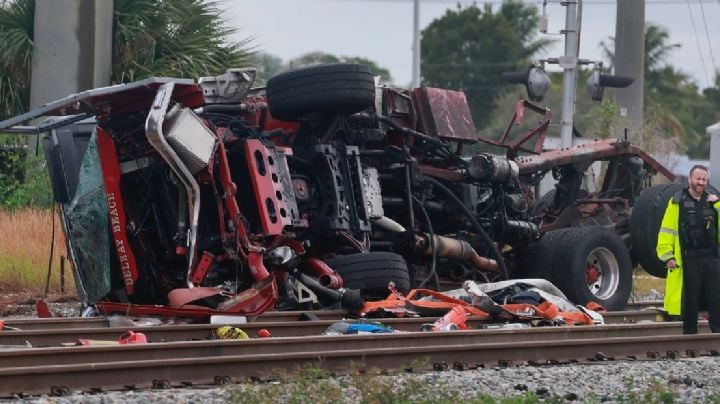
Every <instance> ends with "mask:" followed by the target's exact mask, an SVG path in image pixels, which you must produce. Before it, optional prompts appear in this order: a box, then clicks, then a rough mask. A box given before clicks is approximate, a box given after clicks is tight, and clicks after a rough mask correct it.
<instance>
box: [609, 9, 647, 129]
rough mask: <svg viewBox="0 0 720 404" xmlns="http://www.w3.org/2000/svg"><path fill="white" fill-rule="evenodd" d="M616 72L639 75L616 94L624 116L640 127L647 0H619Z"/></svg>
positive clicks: (621, 113) (632, 127)
mask: <svg viewBox="0 0 720 404" xmlns="http://www.w3.org/2000/svg"><path fill="white" fill-rule="evenodd" d="M615 74H616V75H618V76H627V77H632V78H634V79H635V81H634V82H633V83H632V84H631V85H630V86H629V87H627V88H618V89H615V91H614V98H615V104H616V105H617V106H618V110H619V113H620V117H621V118H623V119H626V120H627V124H628V128H629V129H633V130H637V129H640V127H641V126H642V124H643V89H644V87H645V78H644V74H645V0H622V1H618V2H617V18H616V21H615ZM616 135H617V134H616Z"/></svg>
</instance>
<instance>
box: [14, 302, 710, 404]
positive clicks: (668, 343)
mask: <svg viewBox="0 0 720 404" xmlns="http://www.w3.org/2000/svg"><path fill="white" fill-rule="evenodd" d="M345 314H346V313H344V312H340V311H334V312H333V311H317V312H307V313H297V312H275V313H266V314H264V315H263V316H261V317H259V318H255V319H251V320H252V321H253V322H251V323H247V324H242V325H239V326H240V327H241V328H242V329H243V330H245V331H246V332H247V333H248V334H250V335H255V334H256V333H257V331H259V330H260V329H262V328H265V329H268V330H270V331H271V332H272V334H273V336H277V337H280V336H282V337H286V338H264V339H249V340H213V341H209V340H207V338H208V336H209V335H210V333H211V331H212V330H213V329H215V328H216V327H218V325H209V324H190V325H173V326H168V325H155V326H145V327H141V326H127V325H126V326H111V324H112V323H114V321H116V320H115V319H109V318H104V317H95V318H52V319H14V320H8V321H6V325H7V326H9V327H15V328H19V329H20V330H17V331H2V332H0V348H4V349H2V350H0V397H11V396H18V395H21V396H22V395H34V394H51V395H64V394H68V393H70V392H73V391H98V390H118V389H120V390H122V389H135V388H165V387H170V386H191V385H196V384H223V383H228V382H234V381H243V380H245V379H247V378H264V377H267V376H268V375H270V374H272V373H273V372H276V371H277V370H278V369H282V370H284V371H292V370H293V369H298V368H300V367H302V366H306V365H308V364H312V366H316V367H319V368H323V369H326V370H330V371H336V372H337V371H346V372H347V370H348V367H349V364H351V363H354V364H355V366H361V367H368V368H379V369H386V370H388V371H398V370H401V369H404V368H407V367H408V366H410V364H415V365H414V366H415V367H416V368H417V369H416V370H428V369H431V368H435V369H444V368H448V367H451V368H452V367H454V368H458V369H461V368H462V369H465V368H472V367H476V366H480V365H482V366H497V365H502V364H504V365H509V364H513V363H517V364H519V363H528V362H530V363H545V362H548V361H549V362H555V361H568V360H580V361H582V360H587V359H588V358H596V357H598V356H601V357H603V358H606V357H608V356H623V357H624V356H627V355H636V356H640V357H645V356H648V355H650V356H653V357H668V356H672V357H678V356H682V355H686V356H687V355H690V356H694V355H701V354H709V353H715V352H716V350H718V349H720V340H719V339H717V338H715V336H711V335H710V334H704V335H701V336H692V337H684V338H683V337H681V336H680V334H681V332H682V331H681V323H677V322H661V321H662V320H663V316H662V313H660V312H659V311H657V310H634V311H623V312H609V313H605V314H604V317H605V321H606V323H609V324H608V325H605V326H578V327H537V328H525V329H486V330H476V329H473V330H465V331H453V332H424V333H423V332H416V331H417V330H419V329H420V326H421V325H422V324H427V323H432V322H434V321H435V320H436V319H435V318H407V319H381V320H380V321H382V323H383V324H384V325H387V326H390V327H392V328H394V329H395V330H397V331H407V332H404V333H395V334H372V335H352V336H348V335H341V336H323V335H320V334H321V333H322V332H323V331H325V330H326V329H327V327H328V326H330V325H331V324H333V323H335V322H336V321H338V320H340V319H342V318H343V316H344V315H345ZM303 318H312V319H314V320H310V321H300V320H301V319H303ZM318 318H319V320H318ZM640 321H643V323H642V324H633V323H637V322H640ZM653 322H654V323H653ZM612 323H614V324H612ZM481 324H482V323H481V322H480V321H478V320H475V319H472V318H470V319H469V321H468V326H470V327H471V328H475V327H478V326H479V325H481ZM129 330H134V331H136V332H142V333H143V334H145V335H146V336H147V338H148V341H149V342H151V343H148V344H134V345H122V346H120V345H112V346H108V345H97V346H60V345H61V344H72V343H74V342H75V341H77V340H78V339H79V338H85V339H91V340H104V341H116V340H117V338H118V336H120V335H122V334H124V333H125V332H127V331H129ZM701 332H705V333H707V332H708V329H707V323H706V322H701ZM718 338H720V336H718ZM25 344H29V345H31V346H33V347H35V348H32V349H28V348H24V346H25ZM43 346H44V347H45V348H37V347H43ZM599 352H602V354H600V353H599ZM419 363H421V364H422V365H418V364H419Z"/></svg>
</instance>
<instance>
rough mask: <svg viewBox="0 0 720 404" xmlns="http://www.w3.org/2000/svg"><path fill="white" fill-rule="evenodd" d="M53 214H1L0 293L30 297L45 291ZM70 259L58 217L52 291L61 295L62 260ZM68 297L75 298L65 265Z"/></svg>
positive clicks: (56, 218)
mask: <svg viewBox="0 0 720 404" xmlns="http://www.w3.org/2000/svg"><path fill="white" fill-rule="evenodd" d="M51 237H52V214H51V212H50V211H47V210H37V209H20V210H16V211H12V212H8V211H4V210H0V289H2V290H5V291H14V292H20V291H23V292H25V293H26V294H28V295H40V294H42V293H43V292H44V290H45V281H46V277H47V268H48V259H49V258H50V241H51ZM63 256H67V252H66V247H65V236H64V235H63V233H62V230H61V225H60V218H59V216H58V215H57V214H56V217H55V248H54V254H53V267H52V276H51V279H50V291H52V292H58V291H60V260H61V257H63ZM65 264H66V265H65V272H66V273H65V288H66V291H67V292H66V293H68V294H74V293H75V291H74V283H73V278H72V271H71V268H70V263H69V262H66V263H65Z"/></svg>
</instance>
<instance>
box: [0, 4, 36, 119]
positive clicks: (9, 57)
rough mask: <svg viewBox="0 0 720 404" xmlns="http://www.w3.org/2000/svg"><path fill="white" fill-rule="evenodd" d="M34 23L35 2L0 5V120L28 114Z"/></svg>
mask: <svg viewBox="0 0 720 404" xmlns="http://www.w3.org/2000/svg"><path fill="white" fill-rule="evenodd" d="M34 19H35V0H15V1H12V2H4V3H2V4H0V120H2V119H5V118H8V117H11V116H13V115H17V114H19V113H22V112H25V111H26V110H27V107H28V103H29V99H30V68H31V66H32V54H33V21H34Z"/></svg>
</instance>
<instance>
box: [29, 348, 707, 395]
mask: <svg viewBox="0 0 720 404" xmlns="http://www.w3.org/2000/svg"><path fill="white" fill-rule="evenodd" d="M719 366H720V358H718V357H700V358H692V359H691V358H687V359H676V360H668V359H664V360H638V361H612V362H595V363H587V364H570V365H556V366H516V367H508V368H485V369H475V370H465V371H454V370H449V371H440V372H427V373H417V374H415V373H403V374H399V375H395V376H373V377H374V378H376V379H375V380H376V382H377V379H382V381H383V382H384V383H389V384H390V385H393V386H402V385H403V384H406V383H409V382H412V384H413V385H415V386H417V385H418V383H419V384H421V385H423V386H426V387H425V388H423V390H425V391H422V392H420V393H421V394H423V397H415V400H418V401H422V400H429V402H432V401H433V399H432V398H431V397H429V396H428V393H427V392H431V393H430V394H432V392H434V393H437V396H438V397H439V398H441V397H447V396H448V394H450V393H451V392H452V393H453V395H454V396H455V397H457V398H458V399H464V400H468V399H472V398H477V397H478V396H479V395H483V394H484V395H488V396H491V397H494V398H495V399H501V398H507V397H513V396H515V397H518V398H521V397H522V396H524V395H525V396H527V395H530V396H534V397H537V398H539V399H546V400H550V401H557V400H560V401H578V402H582V401H590V402H656V401H661V400H662V401H665V402H680V403H691V402H719V401H720V373H718V372H717V369H718V367H719ZM358 380H360V379H357V378H350V377H336V378H333V379H323V383H330V384H334V385H336V386H339V387H338V388H342V389H343V394H342V397H343V400H342V401H344V402H357V403H359V402H362V401H363V396H362V393H361V392H360V391H359V390H362V389H357V388H354V387H353V383H357V381H358ZM278 383H279V382H275V384H278ZM314 383H319V382H315V381H314ZM270 384H272V383H256V384H251V385H232V386H228V387H224V388H207V389H198V388H193V389H191V388H187V389H168V390H144V391H143V390H141V391H131V392H107V393H101V394H74V395H70V396H66V397H46V396H41V397H35V398H30V399H19V401H20V402H26V403H58V404H60V403H63V404H64V403H93V404H94V403H155V404H157V403H191V402H192V403H203V404H209V403H226V402H230V401H231V400H232V398H233V395H232V391H233V390H234V391H235V392H236V393H235V398H236V401H237V402H242V401H245V400H242V399H237V397H238V396H239V397H243V393H237V392H238V391H239V390H241V389H243V386H244V387H245V388H247V389H249V391H258V392H259V393H261V392H260V390H261V389H263V388H264V387H267V386H268V385H270ZM288 390H290V389H288ZM258 396H259V397H265V398H266V399H267V402H277V401H280V402H282V401H290V399H289V397H285V398H286V400H283V399H282V397H281V398H277V397H270V396H263V395H262V393H261V394H259V395H258ZM258 396H254V397H256V399H257V397H258ZM248 398H250V397H248ZM308 398H309V397H308ZM251 401H254V400H251Z"/></svg>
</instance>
